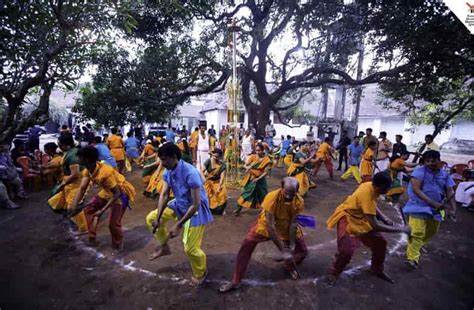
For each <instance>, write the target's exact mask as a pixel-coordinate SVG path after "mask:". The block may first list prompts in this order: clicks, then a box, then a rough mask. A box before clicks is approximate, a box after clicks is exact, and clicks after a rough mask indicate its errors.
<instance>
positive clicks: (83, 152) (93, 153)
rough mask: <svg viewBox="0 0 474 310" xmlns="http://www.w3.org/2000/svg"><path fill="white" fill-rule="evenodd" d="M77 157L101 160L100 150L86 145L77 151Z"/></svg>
mask: <svg viewBox="0 0 474 310" xmlns="http://www.w3.org/2000/svg"><path fill="white" fill-rule="evenodd" d="M77 157H80V158H84V159H85V160H87V161H94V162H95V161H98V160H99V151H98V150H97V149H96V148H95V147H93V146H86V147H83V148H81V149H79V151H77Z"/></svg>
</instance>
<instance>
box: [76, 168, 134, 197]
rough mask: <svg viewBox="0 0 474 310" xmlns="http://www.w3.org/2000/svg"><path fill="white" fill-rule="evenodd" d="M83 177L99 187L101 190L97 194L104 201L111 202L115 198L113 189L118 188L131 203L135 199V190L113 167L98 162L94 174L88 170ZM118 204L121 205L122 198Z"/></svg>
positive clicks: (83, 172) (84, 171)
mask: <svg viewBox="0 0 474 310" xmlns="http://www.w3.org/2000/svg"><path fill="white" fill-rule="evenodd" d="M82 174H83V176H85V177H88V178H90V179H91V181H92V182H94V183H95V184H97V185H99V187H100V190H99V192H98V193H97V196H99V197H100V198H102V199H105V200H109V199H110V198H112V197H113V193H112V189H113V188H114V187H116V186H118V187H119V188H120V190H121V191H122V192H123V193H124V194H125V195H127V197H128V199H129V200H130V201H133V200H134V199H135V188H134V187H133V185H132V184H130V183H129V182H128V181H127V180H125V177H124V176H123V175H121V174H120V173H119V172H118V171H117V170H115V169H114V168H113V167H111V166H109V165H106V164H103V163H101V162H97V166H96V168H95V171H94V173H92V174H91V173H90V172H89V171H88V170H87V169H84V170H83V171H82ZM116 203H118V204H121V200H120V198H119V199H117V201H116Z"/></svg>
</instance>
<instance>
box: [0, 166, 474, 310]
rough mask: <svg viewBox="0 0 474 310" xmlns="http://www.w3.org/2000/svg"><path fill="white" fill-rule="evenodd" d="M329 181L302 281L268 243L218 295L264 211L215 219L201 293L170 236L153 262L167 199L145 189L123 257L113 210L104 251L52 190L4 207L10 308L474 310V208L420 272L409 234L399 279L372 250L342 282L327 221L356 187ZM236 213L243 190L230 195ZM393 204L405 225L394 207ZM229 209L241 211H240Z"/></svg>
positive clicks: (432, 247) (395, 237)
mask: <svg viewBox="0 0 474 310" xmlns="http://www.w3.org/2000/svg"><path fill="white" fill-rule="evenodd" d="M139 173H140V171H138V170H136V171H134V172H133V173H132V174H128V175H127V178H128V179H129V180H131V182H132V183H133V184H135V186H136V188H137V192H141V190H142V185H141V180H140V176H139ZM283 173H284V169H281V168H280V169H278V168H277V169H275V170H274V171H273V172H272V175H271V177H270V178H269V184H270V186H269V188H270V189H274V188H276V187H278V183H279V180H280V179H281V177H282V176H283ZM337 175H339V174H336V178H335V179H329V177H328V175H327V173H326V171H324V168H322V170H321V172H320V174H319V175H318V177H317V183H318V187H317V188H316V189H313V190H312V191H311V192H310V193H309V194H308V195H307V197H306V198H305V212H304V213H305V214H310V215H314V216H316V218H317V222H318V225H317V228H316V230H310V229H305V240H306V244H307V246H308V248H309V255H308V257H307V258H306V259H305V261H304V262H303V264H302V265H301V267H300V268H299V269H300V273H301V274H302V279H300V280H297V281H292V280H290V279H289V278H288V276H287V275H286V274H285V272H284V271H283V269H282V268H281V267H282V266H281V265H280V264H279V263H276V262H274V261H273V259H272V258H273V257H274V255H275V254H276V250H275V247H274V245H273V244H272V243H271V242H266V243H262V244H260V245H259V246H257V248H256V251H255V252H254V255H253V257H252V261H251V263H250V266H249V269H248V272H247V274H246V281H245V282H244V285H243V286H242V288H241V289H240V290H238V291H234V292H230V293H227V294H221V293H219V292H218V291H217V290H218V287H219V286H220V285H221V284H222V283H224V281H227V280H229V279H230V277H231V275H232V270H233V267H234V263H235V256H236V253H237V251H238V249H239V246H240V244H241V242H242V240H243V238H244V236H245V234H246V231H247V229H248V228H249V226H250V224H251V223H252V222H253V221H254V220H255V219H256V216H257V214H258V213H257V212H255V211H253V212H247V213H244V214H243V215H242V216H240V217H238V218H236V217H234V216H232V215H227V216H221V217H215V221H214V222H213V223H212V224H211V225H210V226H208V228H207V229H206V233H205V237H204V243H203V249H204V251H205V252H206V254H207V258H208V269H209V277H208V280H207V282H206V283H205V284H204V285H203V286H202V287H201V288H197V289H196V288H190V286H189V285H188V284H189V281H188V278H189V277H190V267H189V265H188V263H187V260H186V258H185V256H184V253H183V248H182V242H181V240H180V238H175V239H173V240H172V241H171V243H170V245H171V248H172V251H173V253H172V255H170V256H166V257H162V258H160V259H158V260H155V261H152V262H150V261H149V260H148V259H147V254H148V253H149V252H151V251H152V249H153V248H154V246H155V243H154V240H153V238H152V236H151V234H150V233H148V232H147V230H146V228H145V221H144V220H145V216H146V214H147V213H148V212H149V211H151V210H152V209H153V208H155V207H156V204H157V201H156V200H151V199H149V198H145V197H143V196H142V195H141V194H140V195H137V197H138V199H137V201H136V202H135V204H134V208H133V210H131V211H127V213H126V214H125V216H124V219H123V227H124V230H125V243H124V253H123V255H122V256H121V257H119V258H114V257H112V256H111V255H110V254H111V250H110V234H109V232H108V228H107V222H106V221H105V220H106V219H105V217H104V220H103V222H102V223H101V227H100V233H99V236H98V240H99V242H100V244H99V246H98V247H97V248H95V249H94V248H90V247H88V246H87V244H86V243H85V242H84V241H83V240H77V239H75V238H73V237H72V235H71V233H70V226H69V224H68V223H67V221H66V220H65V219H64V218H63V217H62V216H58V215H57V214H54V213H52V212H51V211H50V210H49V209H48V208H47V207H46V205H45V204H44V201H45V198H46V197H47V192H46V191H43V192H39V193H32V194H31V197H30V199H29V200H28V201H23V202H21V205H22V206H23V208H21V209H20V210H15V211H8V210H0V309H2V310H4V309H111V308H113V309H175V308H178V307H179V308H181V309H288V308H291V307H295V308H296V307H300V308H301V309H382V308H384V309H399V308H409V309H473V307H474V280H473V279H474V237H473V236H474V225H473V224H474V214H473V213H472V212H469V211H467V210H465V209H462V208H460V209H459V212H458V222H457V223H452V222H446V223H443V224H442V227H441V230H440V232H439V233H438V234H437V235H436V236H435V238H434V239H433V240H432V242H431V243H430V244H429V245H428V247H427V253H426V254H423V256H422V261H421V269H419V270H417V271H410V270H408V269H407V267H405V265H404V264H403V262H404V251H405V240H404V239H403V236H402V235H400V234H386V237H387V239H388V241H389V242H388V251H389V254H388V255H387V258H386V263H385V266H386V271H387V272H388V273H389V274H391V275H392V277H393V278H394V279H395V281H396V283H395V284H389V283H387V282H384V281H382V280H380V279H378V278H375V277H373V276H372V275H370V274H369V273H368V272H367V269H368V264H369V261H370V251H369V250H368V249H367V248H365V247H363V246H362V247H361V248H360V249H359V250H358V251H357V252H356V254H355V256H354V258H353V260H352V262H351V265H350V266H348V267H347V271H346V272H345V273H344V274H343V275H342V276H341V278H340V280H339V281H338V283H337V284H336V286H334V287H328V286H327V285H326V284H325V283H324V281H323V280H322V277H323V276H324V275H325V273H326V270H327V267H328V265H329V263H330V261H331V259H332V256H333V255H334V253H335V251H336V243H335V238H336V233H335V231H334V230H333V231H328V230H326V227H325V221H326V219H327V218H328V216H329V215H330V214H331V212H332V210H333V209H334V208H335V207H336V206H337V205H338V203H340V202H341V201H342V200H343V199H344V197H345V196H346V195H348V194H350V193H351V192H352V191H353V190H354V189H355V187H356V183H355V182H354V181H348V182H344V183H343V182H341V181H339V179H338V177H337ZM230 195H231V198H230V200H229V203H228V211H231V210H232V209H233V208H234V206H235V201H236V197H237V196H238V192H237V191H235V190H231V191H230ZM382 205H383V210H384V211H385V212H386V213H387V214H388V215H390V216H391V218H392V219H394V220H396V221H397V222H400V223H401V219H400V217H399V215H398V213H397V212H396V210H395V209H394V208H393V207H390V206H388V205H385V204H384V203H382ZM229 213H230V212H229Z"/></svg>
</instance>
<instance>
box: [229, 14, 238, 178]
mask: <svg viewBox="0 0 474 310" xmlns="http://www.w3.org/2000/svg"><path fill="white" fill-rule="evenodd" d="M237 31H238V27H237V26H236V22H235V19H232V24H231V26H230V27H229V32H230V33H231V34H232V36H231V40H229V45H230V47H231V48H232V81H231V83H230V85H229V101H230V104H229V105H228V108H229V109H230V110H231V113H228V116H231V118H230V119H229V120H228V121H229V123H230V122H231V123H232V130H231V132H230V135H229V136H233V139H232V140H230V145H229V147H230V149H231V156H229V157H228V160H227V163H228V167H227V183H228V184H229V185H230V186H231V187H238V186H239V180H240V173H239V159H240V140H239V123H238V122H239V119H238V116H239V105H238V96H239V86H238V85H239V84H238V80H237Z"/></svg>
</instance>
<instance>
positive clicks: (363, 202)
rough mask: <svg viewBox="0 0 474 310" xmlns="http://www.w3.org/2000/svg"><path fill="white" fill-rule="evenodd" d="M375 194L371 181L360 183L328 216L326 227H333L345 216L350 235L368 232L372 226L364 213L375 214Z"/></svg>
mask: <svg viewBox="0 0 474 310" xmlns="http://www.w3.org/2000/svg"><path fill="white" fill-rule="evenodd" d="M377 196H378V195H377V194H376V193H375V189H374V186H373V185H372V182H366V183H362V184H361V185H359V187H358V188H357V189H356V190H355V192H353V193H352V195H350V196H348V197H347V198H346V200H344V202H343V203H341V204H340V205H339V206H338V207H337V208H336V210H335V211H334V213H333V214H332V215H331V216H330V217H329V218H328V220H327V221H326V224H327V228H328V229H331V228H333V227H335V226H336V225H337V223H338V222H339V220H340V219H341V218H342V217H344V216H345V217H346V219H347V223H348V224H347V232H348V233H350V234H351V235H355V236H360V235H363V234H366V233H368V232H370V231H371V230H372V226H370V224H369V222H368V221H367V219H366V217H365V215H376V214H377Z"/></svg>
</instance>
